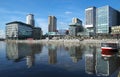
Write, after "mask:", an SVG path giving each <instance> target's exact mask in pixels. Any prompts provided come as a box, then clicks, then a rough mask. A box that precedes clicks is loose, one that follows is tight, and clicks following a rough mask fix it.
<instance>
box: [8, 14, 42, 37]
mask: <svg viewBox="0 0 120 77" xmlns="http://www.w3.org/2000/svg"><path fill="white" fill-rule="evenodd" d="M28 38H30V39H31V38H32V39H41V38H42V30H41V28H39V27H35V24H34V15H33V14H28V15H27V17H26V23H23V22H20V21H13V22H9V23H7V24H6V39H28Z"/></svg>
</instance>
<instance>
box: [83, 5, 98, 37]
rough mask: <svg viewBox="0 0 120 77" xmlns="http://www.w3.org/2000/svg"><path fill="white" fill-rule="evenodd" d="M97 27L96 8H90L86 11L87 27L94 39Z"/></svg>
mask: <svg viewBox="0 0 120 77" xmlns="http://www.w3.org/2000/svg"><path fill="white" fill-rule="evenodd" d="M95 25H96V7H89V8H87V9H85V27H86V28H87V29H88V32H89V35H90V36H91V37H92V36H94V35H95V33H96V30H95Z"/></svg>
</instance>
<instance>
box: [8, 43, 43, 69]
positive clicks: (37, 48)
mask: <svg viewBox="0 0 120 77" xmlns="http://www.w3.org/2000/svg"><path fill="white" fill-rule="evenodd" d="M41 50H42V45H41V44H26V43H11V42H10V43H9V42H8V43H7V44H6V57H7V59H8V60H13V61H14V62H20V61H22V60H23V59H24V58H25V59H26V65H27V66H28V68H29V67H31V66H32V65H34V62H35V54H36V53H41Z"/></svg>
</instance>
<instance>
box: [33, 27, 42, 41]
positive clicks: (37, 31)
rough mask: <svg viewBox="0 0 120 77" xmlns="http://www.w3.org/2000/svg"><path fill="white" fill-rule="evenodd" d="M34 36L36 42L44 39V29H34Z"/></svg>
mask: <svg viewBox="0 0 120 77" xmlns="http://www.w3.org/2000/svg"><path fill="white" fill-rule="evenodd" d="M32 35H33V39H35V40H38V39H42V29H41V28H40V27H34V28H33V34H32Z"/></svg>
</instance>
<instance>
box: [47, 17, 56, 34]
mask: <svg viewBox="0 0 120 77" xmlns="http://www.w3.org/2000/svg"><path fill="white" fill-rule="evenodd" d="M56 31H57V18H56V17H55V16H49V17H48V32H56Z"/></svg>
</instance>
